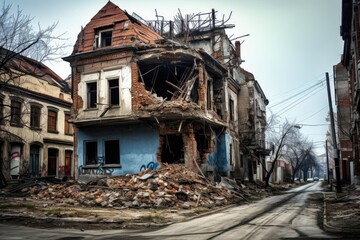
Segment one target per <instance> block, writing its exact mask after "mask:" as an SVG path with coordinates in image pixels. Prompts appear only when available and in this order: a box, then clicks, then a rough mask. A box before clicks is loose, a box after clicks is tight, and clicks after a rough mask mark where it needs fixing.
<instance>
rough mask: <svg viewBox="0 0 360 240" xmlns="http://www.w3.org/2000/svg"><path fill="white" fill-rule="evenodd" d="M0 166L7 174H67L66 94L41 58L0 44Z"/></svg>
mask: <svg viewBox="0 0 360 240" xmlns="http://www.w3.org/2000/svg"><path fill="white" fill-rule="evenodd" d="M0 63H1V65H2V69H1V71H0V75H1V76H0V90H1V92H0V171H1V172H2V173H3V176H5V178H6V179H7V180H8V179H11V178H13V179H17V178H19V177H21V176H24V177H40V176H57V177H63V176H71V175H72V174H73V170H74V168H73V165H72V164H73V161H72V157H73V132H72V127H71V125H70V123H69V119H70V109H71V103H72V100H71V95H70V91H69V88H68V86H67V85H66V83H65V82H64V81H63V80H62V79H61V78H60V77H59V76H58V75H57V74H56V73H54V72H53V71H52V70H51V69H50V68H48V67H47V66H45V65H44V64H42V63H40V62H38V61H36V60H34V59H31V58H28V57H24V56H21V55H17V54H16V53H14V52H12V51H9V50H7V49H4V48H0Z"/></svg>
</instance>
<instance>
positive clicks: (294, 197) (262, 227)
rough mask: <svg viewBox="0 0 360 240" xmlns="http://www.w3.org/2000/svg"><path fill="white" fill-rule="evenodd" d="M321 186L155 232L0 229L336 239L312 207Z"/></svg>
mask: <svg viewBox="0 0 360 240" xmlns="http://www.w3.org/2000/svg"><path fill="white" fill-rule="evenodd" d="M318 190H319V183H313V184H308V185H305V186H301V187H299V188H296V189H293V190H291V191H289V192H287V193H286V194H283V195H280V196H273V197H269V198H266V199H263V200H261V201H259V202H256V203H252V204H248V205H242V206H238V207H234V208H229V209H227V210H224V211H223V212H220V213H216V214H212V215H208V216H205V217H201V218H196V219H192V220H190V221H187V222H182V223H176V224H172V225H169V226H167V227H164V228H162V229H158V230H155V231H134V230H111V231H108V230H106V231H99V230H96V231H95V230H93V231H92V230H86V231H84V232H81V231H80V230H69V229H51V230H46V229H34V228H28V227H23V226H10V225H0V239H46V238H47V239H177V240H178V239H196V240H202V239H251V240H256V239H284V238H292V239H293V238H301V239H314V238H321V239H324V238H334V236H331V235H329V234H327V233H325V232H324V231H322V230H321V229H320V228H319V227H318V225H317V220H316V219H317V217H316V214H317V213H318V212H319V211H320V209H319V207H318V206H312V205H309V201H308V200H307V199H308V198H309V196H311V194H313V193H316V192H318Z"/></svg>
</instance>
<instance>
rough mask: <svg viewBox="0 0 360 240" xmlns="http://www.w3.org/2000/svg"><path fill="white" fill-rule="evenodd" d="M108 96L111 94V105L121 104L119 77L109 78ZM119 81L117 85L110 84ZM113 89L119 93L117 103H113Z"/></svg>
mask: <svg viewBox="0 0 360 240" xmlns="http://www.w3.org/2000/svg"><path fill="white" fill-rule="evenodd" d="M107 81H108V96H109V105H111V106H120V85H119V84H120V81H119V78H111V79H108V80H107ZM115 81H116V82H117V85H115V86H110V85H111V82H115ZM113 91H115V92H116V95H117V103H113V102H112V100H113V99H112V96H113V95H112V94H113ZM115 97H116V96H115Z"/></svg>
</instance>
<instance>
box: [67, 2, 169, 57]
mask: <svg viewBox="0 0 360 240" xmlns="http://www.w3.org/2000/svg"><path fill="white" fill-rule="evenodd" d="M107 28H109V29H110V28H112V29H113V33H112V43H111V45H112V46H111V47H115V46H126V45H136V44H138V43H145V44H155V40H157V39H162V37H161V36H160V35H159V34H157V33H156V32H155V31H153V30H152V29H150V28H149V27H148V26H146V25H145V24H143V23H141V22H137V21H136V22H134V21H133V19H131V20H130V18H129V17H128V15H127V14H126V13H125V12H124V11H123V10H121V9H120V8H119V7H118V6H116V5H115V4H113V3H112V2H110V1H109V2H108V3H107V4H106V5H105V6H104V7H103V8H102V9H101V10H100V11H99V12H98V13H97V14H96V15H95V16H94V17H93V18H92V19H91V21H90V22H89V23H88V24H87V25H86V26H85V28H84V29H83V31H82V32H80V33H79V35H78V40H77V41H76V44H75V46H74V52H88V51H93V50H94V42H95V34H96V32H95V31H96V30H99V29H102V30H104V29H107Z"/></svg>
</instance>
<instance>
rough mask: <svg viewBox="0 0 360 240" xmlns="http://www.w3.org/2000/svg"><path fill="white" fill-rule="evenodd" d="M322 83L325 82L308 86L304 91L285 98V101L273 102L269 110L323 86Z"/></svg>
mask: <svg viewBox="0 0 360 240" xmlns="http://www.w3.org/2000/svg"><path fill="white" fill-rule="evenodd" d="M324 82H325V80H322V81H319V82H317V83H315V84H313V85H311V86H309V87H308V88H306V89H304V90H302V91H300V92H298V93H295V94H293V95H291V96H289V97H287V98H285V99H281V100H278V103H276V102H275V104H274V105H270V106H269V108H273V107H276V106H278V105H281V104H283V103H286V101H289V100H291V99H293V98H295V97H297V96H299V95H301V94H303V93H305V92H307V91H309V90H312V88H314V87H317V86H323V83H324Z"/></svg>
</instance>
